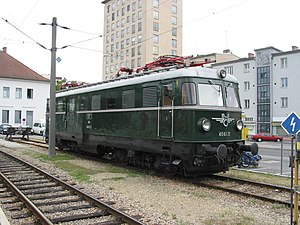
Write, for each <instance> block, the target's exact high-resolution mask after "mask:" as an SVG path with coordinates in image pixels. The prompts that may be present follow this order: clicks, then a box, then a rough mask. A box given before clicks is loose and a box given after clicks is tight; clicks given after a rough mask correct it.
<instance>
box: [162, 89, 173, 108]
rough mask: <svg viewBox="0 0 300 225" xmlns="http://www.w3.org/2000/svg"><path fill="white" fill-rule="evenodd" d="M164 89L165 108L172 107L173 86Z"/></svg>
mask: <svg viewBox="0 0 300 225" xmlns="http://www.w3.org/2000/svg"><path fill="white" fill-rule="evenodd" d="M163 87H164V89H163V106H171V105H172V100H173V86H172V84H167V85H164V86H163Z"/></svg>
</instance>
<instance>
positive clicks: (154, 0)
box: [153, 0, 159, 8]
mask: <svg viewBox="0 0 300 225" xmlns="http://www.w3.org/2000/svg"><path fill="white" fill-rule="evenodd" d="M158 5H159V0H153V7H155V8H158Z"/></svg>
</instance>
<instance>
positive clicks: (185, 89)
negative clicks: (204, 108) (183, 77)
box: [182, 83, 196, 105]
mask: <svg viewBox="0 0 300 225" xmlns="http://www.w3.org/2000/svg"><path fill="white" fill-rule="evenodd" d="M195 104H196V85H195V84H194V83H184V84H182V105H195Z"/></svg>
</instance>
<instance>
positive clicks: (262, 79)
mask: <svg viewBox="0 0 300 225" xmlns="http://www.w3.org/2000/svg"><path fill="white" fill-rule="evenodd" d="M257 84H258V85H260V84H270V67H269V66H265V67H259V68H257Z"/></svg>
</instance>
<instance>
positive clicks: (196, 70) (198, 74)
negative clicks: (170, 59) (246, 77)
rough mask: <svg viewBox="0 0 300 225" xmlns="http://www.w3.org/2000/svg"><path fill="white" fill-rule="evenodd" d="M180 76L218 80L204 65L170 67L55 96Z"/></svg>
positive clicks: (216, 73) (226, 79) (91, 85)
mask: <svg viewBox="0 0 300 225" xmlns="http://www.w3.org/2000/svg"><path fill="white" fill-rule="evenodd" d="M182 77H194V78H206V79H215V80H220V77H219V75H218V71H217V70H215V69H211V68H205V67H187V68H181V69H171V70H168V71H164V72H159V73H155V72H154V73H151V74H135V75H129V76H128V77H125V78H118V79H115V80H111V81H104V82H100V83H95V84H90V85H86V86H81V87H77V88H70V89H68V90H66V91H61V92H58V93H56V97H63V96H68V95H76V94H82V93H87V92H93V91H98V90H105V89H110V88H116V87H122V86H127V85H134V84H140V83H147V82H153V81H163V80H168V79H175V78H182ZM223 80H225V81H229V82H233V83H238V81H237V79H236V78H235V77H234V76H232V75H230V74H227V76H226V77H225V78H224V79H223Z"/></svg>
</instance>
